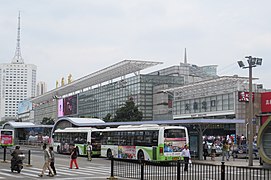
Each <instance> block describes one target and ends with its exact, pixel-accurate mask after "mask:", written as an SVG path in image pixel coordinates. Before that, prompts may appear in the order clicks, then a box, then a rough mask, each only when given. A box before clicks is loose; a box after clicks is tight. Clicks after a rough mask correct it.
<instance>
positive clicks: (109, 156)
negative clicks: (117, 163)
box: [106, 149, 113, 159]
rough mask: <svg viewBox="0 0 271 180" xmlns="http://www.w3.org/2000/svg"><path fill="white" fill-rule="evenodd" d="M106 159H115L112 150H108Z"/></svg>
mask: <svg viewBox="0 0 271 180" xmlns="http://www.w3.org/2000/svg"><path fill="white" fill-rule="evenodd" d="M106 157H107V158H108V159H111V158H112V157H113V155H112V151H111V149H108V150H107V153H106Z"/></svg>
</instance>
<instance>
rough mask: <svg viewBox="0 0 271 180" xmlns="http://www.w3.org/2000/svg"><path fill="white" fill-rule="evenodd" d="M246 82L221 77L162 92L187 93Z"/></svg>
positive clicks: (232, 77) (236, 77)
mask: <svg viewBox="0 0 271 180" xmlns="http://www.w3.org/2000/svg"><path fill="white" fill-rule="evenodd" d="M253 79H257V78H253ZM248 80H249V78H248V77H238V76H221V77H218V78H214V79H209V80H205V81H199V82H196V83H190V84H187V85H183V86H180V87H174V88H169V89H164V90H163V92H174V91H180V92H181V91H189V90H191V89H200V88H204V87H205V86H208V87H212V86H211V85H222V86H223V85H224V86H225V84H227V83H231V84H233V83H236V82H244V81H248ZM197 87H199V88H197ZM212 88H213V87H212Z"/></svg>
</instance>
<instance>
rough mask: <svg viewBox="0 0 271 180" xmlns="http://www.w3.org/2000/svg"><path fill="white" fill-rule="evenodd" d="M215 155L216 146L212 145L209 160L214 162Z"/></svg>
mask: <svg viewBox="0 0 271 180" xmlns="http://www.w3.org/2000/svg"><path fill="white" fill-rule="evenodd" d="M215 155H216V145H215V143H213V144H212V146H211V160H212V161H214V160H215Z"/></svg>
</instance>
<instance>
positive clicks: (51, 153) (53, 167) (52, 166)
mask: <svg viewBox="0 0 271 180" xmlns="http://www.w3.org/2000/svg"><path fill="white" fill-rule="evenodd" d="M49 153H50V155H51V162H50V167H51V168H52V170H53V172H54V175H56V168H55V153H54V150H53V147H52V146H50V147H49ZM50 174H51V173H50V171H49V176H50Z"/></svg>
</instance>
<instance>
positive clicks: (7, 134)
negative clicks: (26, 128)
mask: <svg viewBox="0 0 271 180" xmlns="http://www.w3.org/2000/svg"><path fill="white" fill-rule="evenodd" d="M13 140H14V131H13V130H10V129H1V130H0V145H1V146H13V144H14V142H13Z"/></svg>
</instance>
